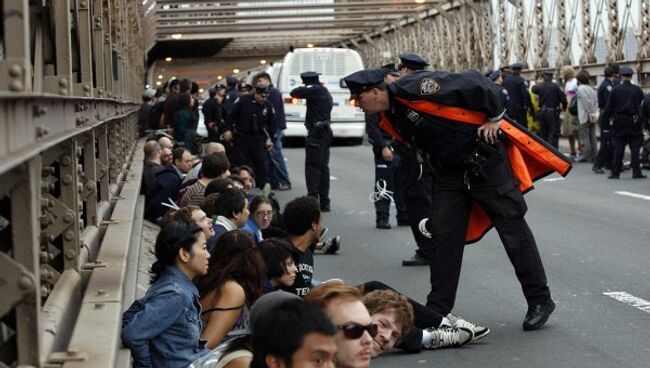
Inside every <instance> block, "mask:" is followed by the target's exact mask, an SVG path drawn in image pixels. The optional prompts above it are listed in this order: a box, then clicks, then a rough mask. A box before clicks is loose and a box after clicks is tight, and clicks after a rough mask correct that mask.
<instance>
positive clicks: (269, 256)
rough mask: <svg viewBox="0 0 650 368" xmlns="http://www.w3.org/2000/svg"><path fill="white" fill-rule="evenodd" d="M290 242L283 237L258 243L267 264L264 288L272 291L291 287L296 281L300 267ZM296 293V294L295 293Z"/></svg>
mask: <svg viewBox="0 0 650 368" xmlns="http://www.w3.org/2000/svg"><path fill="white" fill-rule="evenodd" d="M289 247H291V244H289V243H288V242H287V241H286V240H283V239H274V238H271V239H266V240H264V241H263V242H261V243H260V244H259V245H258V249H259V250H260V254H262V258H263V259H264V264H265V265H266V280H265V282H264V289H265V291H266V292H271V291H274V290H278V289H281V288H290V287H291V286H293V283H294V282H295V281H296V275H297V274H298V267H296V264H295V263H294V262H293V257H291V253H289ZM293 295H295V294H293Z"/></svg>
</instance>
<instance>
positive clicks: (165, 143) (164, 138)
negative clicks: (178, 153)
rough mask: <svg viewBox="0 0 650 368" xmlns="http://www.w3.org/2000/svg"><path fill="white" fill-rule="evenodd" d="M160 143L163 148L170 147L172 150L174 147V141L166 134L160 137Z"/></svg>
mask: <svg viewBox="0 0 650 368" xmlns="http://www.w3.org/2000/svg"><path fill="white" fill-rule="evenodd" d="M158 144H160V147H161V148H169V149H170V150H173V149H174V142H173V141H172V140H171V138H169V137H167V136H165V135H163V136H162V137H160V138H158Z"/></svg>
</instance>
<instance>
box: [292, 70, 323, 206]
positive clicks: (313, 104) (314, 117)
mask: <svg viewBox="0 0 650 368" xmlns="http://www.w3.org/2000/svg"><path fill="white" fill-rule="evenodd" d="M300 78H301V79H302V82H303V84H304V86H300V87H296V88H294V89H293V90H292V91H291V97H293V98H301V99H305V100H306V102H307V113H306V115H305V127H306V128H307V138H306V139H305V151H306V152H305V182H306V183H307V194H308V195H309V196H312V197H316V198H318V200H319V202H320V209H321V211H323V212H329V210H330V196H329V193H330V168H329V161H330V145H331V144H332V128H331V127H330V119H331V117H330V114H331V112H332V106H333V100H332V95H331V94H330V93H329V91H328V90H327V88H325V87H324V86H323V85H322V84H321V83H320V81H319V80H318V73H316V72H304V73H302V74H300Z"/></svg>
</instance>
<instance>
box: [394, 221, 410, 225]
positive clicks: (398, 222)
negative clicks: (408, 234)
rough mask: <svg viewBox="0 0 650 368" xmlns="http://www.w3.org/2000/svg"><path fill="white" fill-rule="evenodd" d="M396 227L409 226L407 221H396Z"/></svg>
mask: <svg viewBox="0 0 650 368" xmlns="http://www.w3.org/2000/svg"><path fill="white" fill-rule="evenodd" d="M397 226H411V224H409V223H408V221H400V220H397Z"/></svg>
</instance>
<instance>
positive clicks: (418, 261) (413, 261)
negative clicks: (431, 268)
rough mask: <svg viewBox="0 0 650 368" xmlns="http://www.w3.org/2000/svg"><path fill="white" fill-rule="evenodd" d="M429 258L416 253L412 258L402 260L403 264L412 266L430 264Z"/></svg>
mask: <svg viewBox="0 0 650 368" xmlns="http://www.w3.org/2000/svg"><path fill="white" fill-rule="evenodd" d="M429 263H430V262H429V260H428V259H426V258H424V257H421V256H419V255H418V254H417V253H416V254H414V255H413V256H412V257H411V258H409V259H405V260H403V261H402V266H404V267H411V266H428V265H429Z"/></svg>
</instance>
